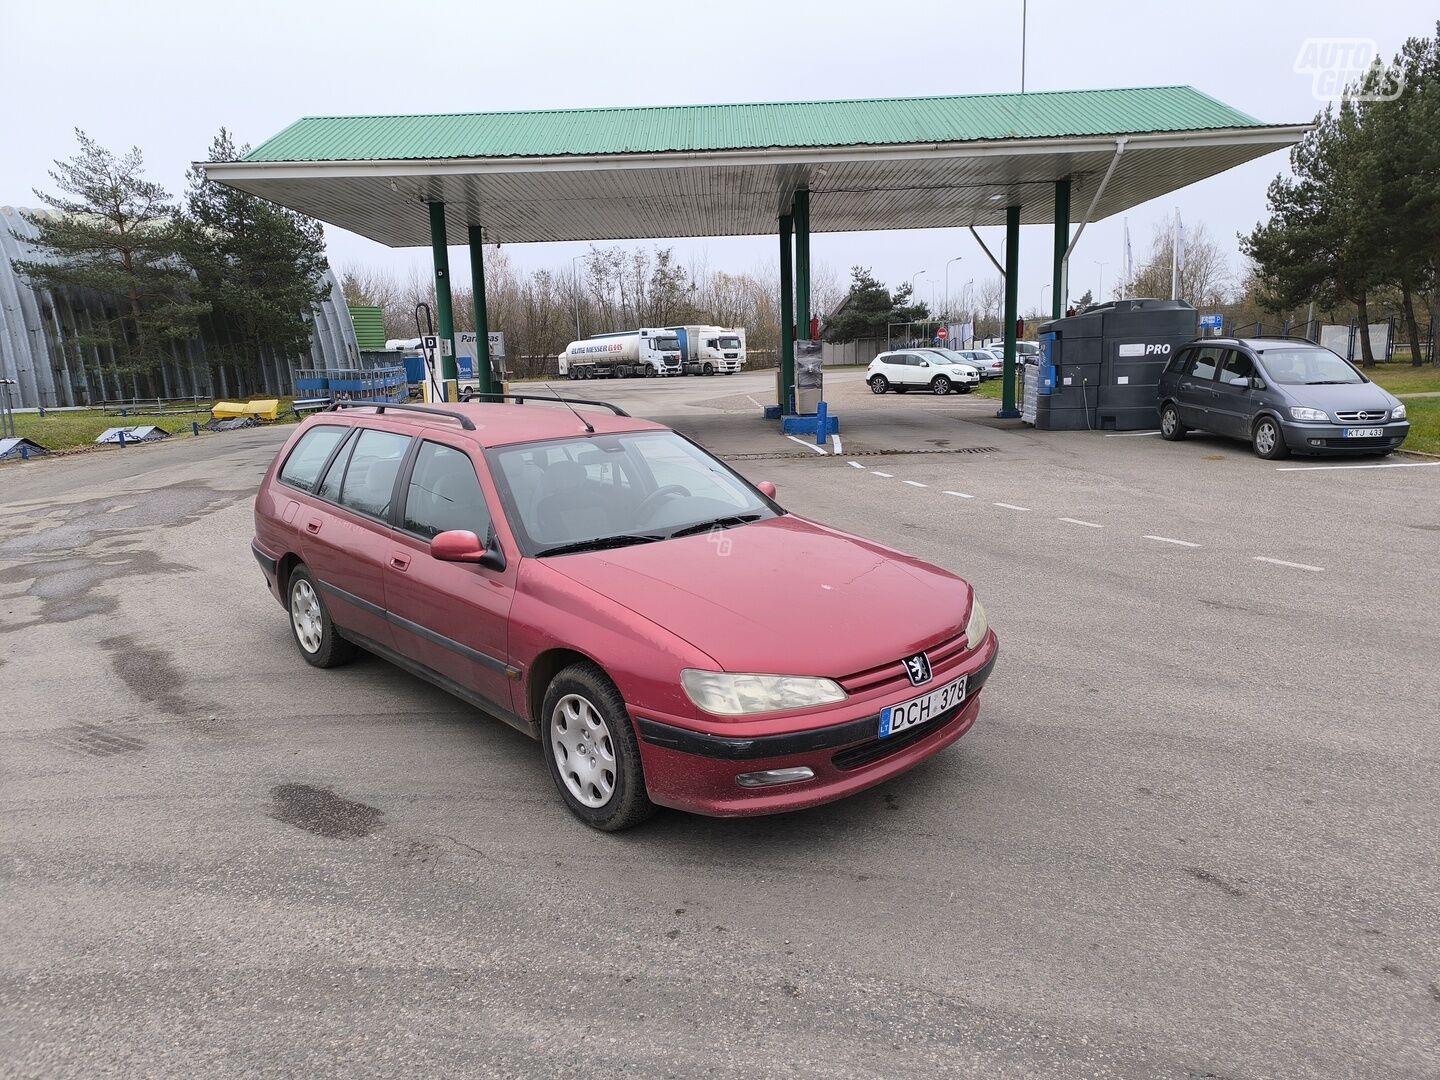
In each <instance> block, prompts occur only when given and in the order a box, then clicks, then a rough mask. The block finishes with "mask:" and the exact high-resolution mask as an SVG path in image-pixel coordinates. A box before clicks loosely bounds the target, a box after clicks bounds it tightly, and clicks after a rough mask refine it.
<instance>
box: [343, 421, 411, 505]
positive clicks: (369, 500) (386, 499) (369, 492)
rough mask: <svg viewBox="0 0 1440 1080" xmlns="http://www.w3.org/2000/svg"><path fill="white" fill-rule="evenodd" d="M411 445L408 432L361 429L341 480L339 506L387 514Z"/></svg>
mask: <svg viewBox="0 0 1440 1080" xmlns="http://www.w3.org/2000/svg"><path fill="white" fill-rule="evenodd" d="M409 446H410V437H409V436H408V435H397V434H395V433H394V432H393V431H375V430H372V429H369V428H366V429H365V430H363V431H361V432H360V437H359V438H358V439H356V440H355V449H354V450H352V451H351V452H350V463H349V464H348V465H347V466H346V467H345V478H344V480H343V481H341V485H340V505H341V506H348V507H349V508H350V509H352V510H356V511H359V512H360V513H362V514H369V515H370V516H372V517H384V516H385V515H386V514H388V513H389V512H390V496H391V494H392V493H393V492H394V490H395V479H396V477H398V476H399V475H400V464H401V462H402V461H404V459H405V451H406V450H407V449H408V448H409Z"/></svg>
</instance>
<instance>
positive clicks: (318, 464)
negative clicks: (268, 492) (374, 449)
mask: <svg viewBox="0 0 1440 1080" xmlns="http://www.w3.org/2000/svg"><path fill="white" fill-rule="evenodd" d="M345 432H346V429H345V428H343V427H333V426H331V425H328V424H321V425H317V426H315V427H312V428H311V429H310V430H309V431H307V432H305V434H304V435H301V436H300V441H299V442H297V443H296V444H295V449H293V450H291V451H290V456H289V457H288V458H286V459H285V464H284V466H282V467H281V469H280V480H281V481H282V482H283V483H286V484H289V485H290V486H291V487H297V488H299V489H300V490H301V491H314V490H315V482H316V481H317V480H319V479H320V470H321V469H323V468H324V467H325V461H326V459H327V458H329V457H330V451H332V450H334V449H335V445H336V444H337V443H338V442H339V441H340V440H341V439H342V438H344V436H345Z"/></svg>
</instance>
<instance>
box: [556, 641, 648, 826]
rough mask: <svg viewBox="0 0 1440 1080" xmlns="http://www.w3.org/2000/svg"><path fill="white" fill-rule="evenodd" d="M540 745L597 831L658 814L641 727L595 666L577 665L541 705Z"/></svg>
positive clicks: (576, 810)
mask: <svg viewBox="0 0 1440 1080" xmlns="http://www.w3.org/2000/svg"><path fill="white" fill-rule="evenodd" d="M540 716H541V729H540V745H541V747H542V749H543V751H544V754H545V763H546V765H548V766H549V768H550V778H551V779H552V780H553V781H554V782H555V788H556V790H557V791H559V792H560V799H561V801H562V802H563V803H564V804H565V805H566V807H567V808H569V810H570V812H571V813H572V814H574V815H575V816H576V817H577V818H579V819H580V820H581V821H583V822H584V823H585V824H586V825H589V826H590V827H591V828H593V829H599V830H600V831H601V832H619V831H620V830H621V829H629V828H631V827H633V826H635V825H639V824H640V823H641V822H642V821H644V820H646V819H647V818H649V817H650V816H651V815H652V814H654V813H655V804H654V803H652V802H651V801H650V797H649V795H647V794H646V792H645V774H644V770H643V768H642V766H641V763H640V747H639V744H638V743H637V742H636V739H635V729H634V727H633V726H632V725H631V723H630V717H629V715H628V714H627V713H626V711H625V702H624V700H623V699H622V698H621V697H620V691H618V690H616V689H615V684H614V683H612V682H611V681H610V679H609V678H608V677H607V676H606V675H605V673H604V672H603V671H601V670H600V669H599V668H598V667H596V666H595V665H594V664H590V663H578V664H571V665H570V666H569V667H567V668H566V669H565V670H563V671H562V672H560V674H558V675H556V676H555V678H554V679H553V680H551V683H550V686H549V687H548V688H547V689H546V691H545V701H544V704H542V705H541V707H540Z"/></svg>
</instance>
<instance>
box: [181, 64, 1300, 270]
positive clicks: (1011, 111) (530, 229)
mask: <svg viewBox="0 0 1440 1080" xmlns="http://www.w3.org/2000/svg"><path fill="white" fill-rule="evenodd" d="M1306 127H1307V125H1303V124H1286V125H1277V124H1262V123H1260V122H1259V121H1258V120H1256V119H1254V118H1253V117H1250V116H1247V115H1245V114H1244V113H1241V112H1238V111H1236V110H1235V109H1232V108H1230V107H1229V106H1227V105H1224V104H1222V103H1221V102H1219V101H1216V100H1215V99H1214V98H1212V97H1209V96H1208V95H1206V94H1202V93H1200V92H1199V91H1198V90H1195V89H1193V88H1191V87H1188V86H1166V87H1146V88H1136V89H1121V90H1076V91H1062V92H1054V93H1029V94H986V95H976V96H967V97H935V98H908V99H889V100H872V101H822V102H793V103H780V104H750V105H691V106H675V107H669V106H664V107H646V108H615V109H568V110H547V111H538V112H499V113H458V114H448V115H433V116H357V117H307V118H305V119H302V120H298V121H296V122H295V123H294V124H291V125H290V126H289V127H288V128H286V129H285V130H284V131H282V132H280V133H279V134H278V135H276V136H274V137H273V138H271V139H269V140H267V141H266V142H264V143H262V144H261V145H260V146H258V147H256V148H255V149H254V150H253V151H251V152H250V153H249V154H247V155H246V156H245V158H244V159H243V160H241V161H236V162H211V163H206V164H205V170H206V173H207V175H208V176H209V177H210V178H211V179H213V180H216V181H219V182H221V183H224V184H227V185H229V186H231V187H235V188H239V189H241V190H244V191H248V192H251V193H253V194H256V195H259V196H262V197H264V198H266V199H269V200H271V201H273V202H276V203H279V204H281V205H283V206H288V207H291V208H292V209H294V210H298V211H300V212H301V213H304V214H307V215H309V216H311V217H315V218H318V219H320V220H321V221H324V222H327V223H329V224H331V225H335V226H338V227H340V228H342V229H347V230H349V231H351V232H354V233H358V234H359V235H361V236H365V237H369V238H370V239H372V240H376V241H379V242H380V243H382V244H386V245H389V246H392V247H411V246H420V245H427V244H430V243H431V242H432V238H433V233H432V228H431V220H430V217H429V212H428V209H427V207H428V206H429V205H430V204H443V205H444V208H445V209H444V213H445V225H446V231H447V232H448V233H449V235H451V236H464V235H466V229H467V227H468V226H472V225H478V226H483V227H484V235H485V240H486V242H488V243H507V244H518V243H535V242H544V241H558V240H624V239H642V238H659V237H679V236H743V235H757V234H772V235H773V234H774V233H775V231H776V221H777V219H778V218H779V217H780V216H781V215H783V214H786V213H787V212H788V210H789V207H790V206H791V204H792V200H793V198H794V194H795V192H796V191H799V190H804V189H808V190H809V192H810V196H809V200H810V203H809V206H810V209H809V229H810V231H811V232H848V231H866V230H883V229H920V228H945V227H964V226H967V225H997V224H1003V223H1005V222H1006V208H1007V207H1009V206H1018V207H1020V221H1021V223H1023V224H1039V223H1048V222H1051V221H1053V220H1054V218H1055V206H1054V202H1053V192H1054V190H1055V184H1056V182H1057V181H1061V180H1064V179H1065V178H1067V177H1068V178H1069V180H1070V198H1071V200H1072V202H1073V205H1074V206H1076V207H1077V208H1081V209H1084V208H1088V207H1090V205H1091V202H1092V200H1093V198H1094V195H1095V192H1096V191H1097V190H1101V189H1102V188H1103V191H1102V196H1101V198H1100V200H1099V202H1098V203H1096V204H1095V205H1094V209H1093V212H1091V213H1090V214H1089V215H1088V220H1097V219H1099V218H1103V217H1107V216H1109V215H1111V214H1115V213H1118V212H1120V211H1122V210H1125V209H1127V208H1129V207H1132V206H1135V205H1137V204H1139V203H1143V202H1146V201H1147V200H1150V199H1154V198H1158V197H1160V196H1162V195H1165V194H1166V193H1168V192H1171V191H1174V190H1176V189H1177V188H1181V187H1185V186H1186V185H1188V184H1192V183H1195V182H1196V181H1198V180H1203V179H1204V178H1206V177H1208V176H1213V175H1215V174H1216V173H1220V172H1223V171H1225V170H1226V169H1229V168H1232V167H1233V166H1235V165H1239V164H1241V163H1243V162H1246V161H1249V160H1251V159H1253V158H1257V157H1260V156H1262V155H1264V154H1268V153H1270V152H1272V151H1274V150H1278V149H1282V148H1284V147H1287V146H1289V145H1291V144H1293V143H1294V142H1296V141H1297V140H1298V139H1299V138H1300V136H1301V135H1302V134H1303V133H1304V131H1305V130H1306ZM1107 174H1108V182H1105V178H1106V177H1107Z"/></svg>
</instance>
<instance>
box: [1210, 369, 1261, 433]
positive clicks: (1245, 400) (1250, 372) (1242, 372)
mask: <svg viewBox="0 0 1440 1080" xmlns="http://www.w3.org/2000/svg"><path fill="white" fill-rule="evenodd" d="M1257 374H1259V373H1258V372H1257V371H1256V370H1255V361H1253V360H1251V359H1250V357H1249V356H1247V355H1246V354H1245V353H1243V352H1241V351H1240V350H1239V349H1226V350H1225V357H1224V359H1223V360H1222V361H1221V363H1220V374H1219V376H1218V377H1217V378H1216V379H1215V388H1214V390H1213V391H1212V403H1211V406H1210V423H1211V430H1213V431H1216V432H1219V433H1220V434H1221V435H1239V436H1242V437H1248V436H1249V434H1250V413H1251V404H1250V403H1251V399H1252V397H1253V396H1254V393H1255V391H1254V389H1253V388H1252V387H1251V385H1250V380H1251V379H1253V378H1255V376H1256V375H1257Z"/></svg>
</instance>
